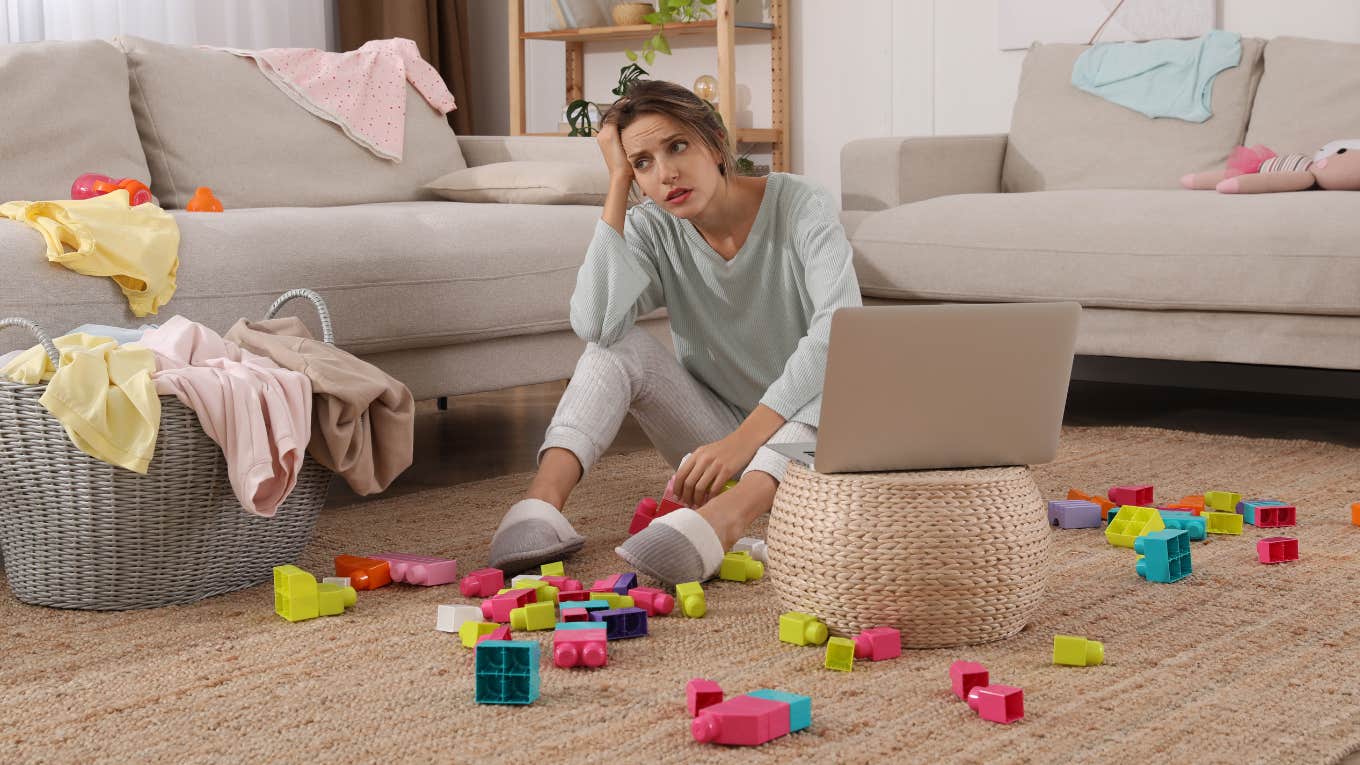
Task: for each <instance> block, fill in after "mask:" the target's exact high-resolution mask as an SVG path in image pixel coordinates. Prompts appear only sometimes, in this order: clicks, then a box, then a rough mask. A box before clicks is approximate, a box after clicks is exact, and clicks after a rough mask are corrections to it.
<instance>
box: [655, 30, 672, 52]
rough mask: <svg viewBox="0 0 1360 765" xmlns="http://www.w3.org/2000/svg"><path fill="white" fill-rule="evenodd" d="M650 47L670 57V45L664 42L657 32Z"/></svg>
mask: <svg viewBox="0 0 1360 765" xmlns="http://www.w3.org/2000/svg"><path fill="white" fill-rule="evenodd" d="M652 47H653V48H656V49H657V50H658V51H661V52H662V53H665V54H666V55H667V56H669V55H671V46H670V43H668V42H666V38H665V36H664V35H662V34H661V33H659V32H658V33H657V35H656V37H653V38H652Z"/></svg>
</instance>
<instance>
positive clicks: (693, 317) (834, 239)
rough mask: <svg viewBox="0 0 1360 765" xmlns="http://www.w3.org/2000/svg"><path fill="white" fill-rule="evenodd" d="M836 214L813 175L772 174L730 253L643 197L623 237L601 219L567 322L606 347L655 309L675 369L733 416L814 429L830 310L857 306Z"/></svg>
mask: <svg viewBox="0 0 1360 765" xmlns="http://www.w3.org/2000/svg"><path fill="white" fill-rule="evenodd" d="M838 210H839V205H838V204H837V203H836V200H835V198H834V197H833V196H831V194H830V193H829V192H828V191H827V190H826V189H824V188H822V187H821V186H818V185H817V184H815V183H813V182H812V181H809V180H808V179H806V178H803V177H801V176H797V175H790V174H787V173H771V174H770V176H769V180H768V182H767V184H766V187H765V196H764V198H763V199H762V200H761V203H760V210H759V211H758V212H757V213H756V220H755V225H754V226H752V228H751V233H750V235H749V236H747V238H746V242H745V244H743V245H742V247H741V249H740V250H738V251H737V255H736V257H734V258H733V259H732V260H731V261H725V260H723V259H722V257H721V256H719V255H718V253H716V252H714V250H713V248H712V247H711V246H709V244H708V242H707V241H705V240H704V237H703V235H702V234H700V233H699V231H698V230H697V229H696V228H694V224H692V223H690V222H689V221H688V220H685V219H683V218H678V217H676V216H674V215H671V214H670V213H668V212H666V211H665V210H663V209H662V208H661V207H660V206H658V205H657V204H656V203H655V202H653V201H652V200H650V199H649V200H647V201H645V202H643V203H642V204H640V205H637V206H635V207H633V208H632V209H631V210H629V211H628V214H627V219H626V222H625V224H624V231H625V232H626V233H625V236H619V232H618V231H616V230H614V228H613V227H612V226H610V225H609V224H608V223H605V222H604V221H603V220H600V221H599V222H598V223H596V225H595V238H594V239H592V240H591V242H590V247H589V248H588V249H587V250H586V259H585V263H584V264H583V265H582V266H581V270H580V271H579V272H578V273H577V275H576V291H575V292H574V293H573V294H572V296H571V326H572V329H574V330H575V331H576V334H577V335H579V336H580V337H581V338H582V339H583V340H586V341H588V342H595V343H599V344H600V345H601V346H604V347H608V346H609V345H612V344H613V343H615V342H617V341H618V340H619V339H620V338H621V337H623V335H624V334H625V333H626V332H627V331H628V330H629V328H631V327H632V326H633V323H634V322H635V321H636V320H637V317H638V316H642V315H645V314H647V313H649V312H651V311H653V310H655V309H657V308H660V307H662V306H665V307H666V309H667V312H668V313H669V314H670V323H671V337H672V338H673V339H674V341H675V350H676V355H677V356H678V357H679V360H680V363H681V365H683V366H684V367H685V369H686V370H688V371H689V373H690V374H691V375H693V376H694V377H695V378H696V379H697V380H699V381H700V382H702V383H704V384H705V385H707V386H708V387H709V388H710V389H712V390H713V392H714V393H717V394H718V396H719V397H720V398H721V399H722V400H723V401H724V402H726V403H727V405H728V406H729V407H731V409H732V411H733V413H734V414H736V415H737V416H738V417H739V418H742V419H745V417H746V416H747V415H749V414H750V413H751V411H752V410H753V409H755V407H756V405H757V404H764V405H766V406H768V407H769V408H771V409H773V410H774V411H776V412H778V413H779V414H780V415H781V416H783V417H784V419H786V420H794V421H797V422H802V423H806V424H808V425H811V426H813V427H817V423H818V420H819V418H820V415H821V404H822V382H823V380H824V379H825V377H826V349H827V341H828V336H829V334H830V331H831V314H832V313H834V312H835V311H836V309H838V308H842V307H845V306H859V305H862V303H861V301H860V294H859V282H858V281H857V280H856V279H855V270H854V266H853V264H852V255H851V249H850V242H849V240H848V239H846V236H845V229H844V228H843V227H842V226H841V222H840V217H839V214H838Z"/></svg>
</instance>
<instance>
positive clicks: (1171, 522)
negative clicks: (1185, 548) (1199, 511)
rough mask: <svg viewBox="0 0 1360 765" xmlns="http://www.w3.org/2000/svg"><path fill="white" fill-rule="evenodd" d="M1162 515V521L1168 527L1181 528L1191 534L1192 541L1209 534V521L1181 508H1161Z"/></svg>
mask: <svg viewBox="0 0 1360 765" xmlns="http://www.w3.org/2000/svg"><path fill="white" fill-rule="evenodd" d="M1158 512H1159V513H1161V515H1162V523H1165V524H1166V527H1167V528H1168V529H1179V530H1181V531H1184V532H1185V533H1187V534H1189V535H1190V541H1192V542H1198V541H1200V540H1202V539H1204V538H1205V537H1206V536H1207V535H1208V528H1209V527H1208V526H1207V523H1208V522H1207V521H1205V520H1204V519H1203V518H1201V517H1199V516H1198V515H1195V514H1194V513H1186V512H1182V511H1180V510H1159V511H1158Z"/></svg>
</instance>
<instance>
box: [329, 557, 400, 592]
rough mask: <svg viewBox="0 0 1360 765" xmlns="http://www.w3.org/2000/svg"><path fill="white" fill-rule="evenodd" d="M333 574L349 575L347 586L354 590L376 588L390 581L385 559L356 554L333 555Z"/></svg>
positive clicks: (390, 574) (390, 572) (389, 570)
mask: <svg viewBox="0 0 1360 765" xmlns="http://www.w3.org/2000/svg"><path fill="white" fill-rule="evenodd" d="M335 575H336V576H347V577H349V586H350V587H353V588H354V589H356V590H376V589H378V588H379V587H382V586H384V585H388V584H391V583H392V571H391V569H390V568H389V567H388V565H387V561H385V560H377V559H375V558H361V557H359V556H358V555H337V556H335Z"/></svg>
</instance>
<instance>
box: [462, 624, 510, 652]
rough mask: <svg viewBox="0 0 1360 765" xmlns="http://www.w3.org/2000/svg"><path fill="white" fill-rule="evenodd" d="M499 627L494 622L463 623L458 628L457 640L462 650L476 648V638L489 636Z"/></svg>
mask: <svg viewBox="0 0 1360 765" xmlns="http://www.w3.org/2000/svg"><path fill="white" fill-rule="evenodd" d="M499 626H501V625H499V624H497V623H496V622H463V624H462V626H460V627H459V628H458V639H459V640H461V641H462V642H463V647H464V648H476V647H477V638H479V637H481V636H482V635H490V634H491V633H493V632H495V631H496V628H497V627H499Z"/></svg>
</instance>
